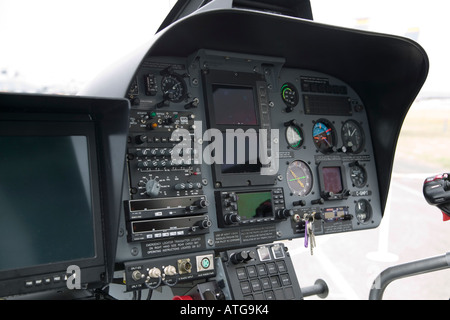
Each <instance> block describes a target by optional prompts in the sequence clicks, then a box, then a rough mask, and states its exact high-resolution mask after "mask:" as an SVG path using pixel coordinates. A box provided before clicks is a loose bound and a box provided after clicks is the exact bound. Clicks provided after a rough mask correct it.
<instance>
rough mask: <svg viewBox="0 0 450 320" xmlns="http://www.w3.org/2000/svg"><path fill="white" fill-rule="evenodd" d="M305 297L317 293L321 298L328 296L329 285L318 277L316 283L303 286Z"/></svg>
mask: <svg viewBox="0 0 450 320" xmlns="http://www.w3.org/2000/svg"><path fill="white" fill-rule="evenodd" d="M301 290H302V294H303V297H309V296H313V295H317V296H318V297H319V298H322V299H325V298H326V297H327V296H328V292H329V290H328V285H327V283H326V282H325V281H324V280H322V279H317V280H316V282H314V285H312V286H309V287H305V288H301Z"/></svg>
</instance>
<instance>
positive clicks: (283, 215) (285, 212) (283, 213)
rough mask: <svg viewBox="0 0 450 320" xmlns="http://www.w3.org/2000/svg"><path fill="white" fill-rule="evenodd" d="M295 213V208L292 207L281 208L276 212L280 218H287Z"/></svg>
mask: <svg viewBox="0 0 450 320" xmlns="http://www.w3.org/2000/svg"><path fill="white" fill-rule="evenodd" d="M293 215H294V210H292V209H280V210H278V211H277V213H276V217H277V218H278V219H286V218H289V217H292V216H293Z"/></svg>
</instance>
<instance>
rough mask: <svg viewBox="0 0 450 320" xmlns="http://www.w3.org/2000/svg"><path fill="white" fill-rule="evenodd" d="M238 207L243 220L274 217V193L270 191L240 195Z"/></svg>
mask: <svg viewBox="0 0 450 320" xmlns="http://www.w3.org/2000/svg"><path fill="white" fill-rule="evenodd" d="M237 207H238V210H239V216H241V218H245V219H254V218H262V217H273V210H272V193H271V192H270V191H267V192H246V193H238V200H237Z"/></svg>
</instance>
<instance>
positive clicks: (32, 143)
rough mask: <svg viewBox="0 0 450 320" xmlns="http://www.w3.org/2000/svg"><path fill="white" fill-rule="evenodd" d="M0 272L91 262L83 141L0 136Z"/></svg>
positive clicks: (86, 160) (91, 227)
mask: <svg viewBox="0 0 450 320" xmlns="http://www.w3.org/2000/svg"><path fill="white" fill-rule="evenodd" d="M0 150H1V153H0V210H1V212H0V270H9V269H19V268H24V267H31V266H39V265H45V264H50V263H55V262H62V261H71V260H76V259H84V258H94V257H95V256H96V248H95V234H94V230H95V229H94V217H93V209H92V206H93V205H92V196H91V184H90V181H91V180H90V170H89V168H90V166H89V152H88V150H89V149H88V139H87V137H86V136H83V135H79V136H78V135H74V136H54V135H52V136H0Z"/></svg>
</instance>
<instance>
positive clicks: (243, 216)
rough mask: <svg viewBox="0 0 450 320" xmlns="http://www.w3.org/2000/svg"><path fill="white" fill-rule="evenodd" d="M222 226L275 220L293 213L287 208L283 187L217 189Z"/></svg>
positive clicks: (217, 202)
mask: <svg viewBox="0 0 450 320" xmlns="http://www.w3.org/2000/svg"><path fill="white" fill-rule="evenodd" d="M215 200H216V209H217V220H218V223H219V226H220V227H234V226H244V225H250V224H256V223H262V222H274V221H276V220H280V219H286V218H288V217H290V216H291V215H292V210H287V209H285V206H284V194H283V188H274V189H268V190H254V191H216V192H215Z"/></svg>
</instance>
